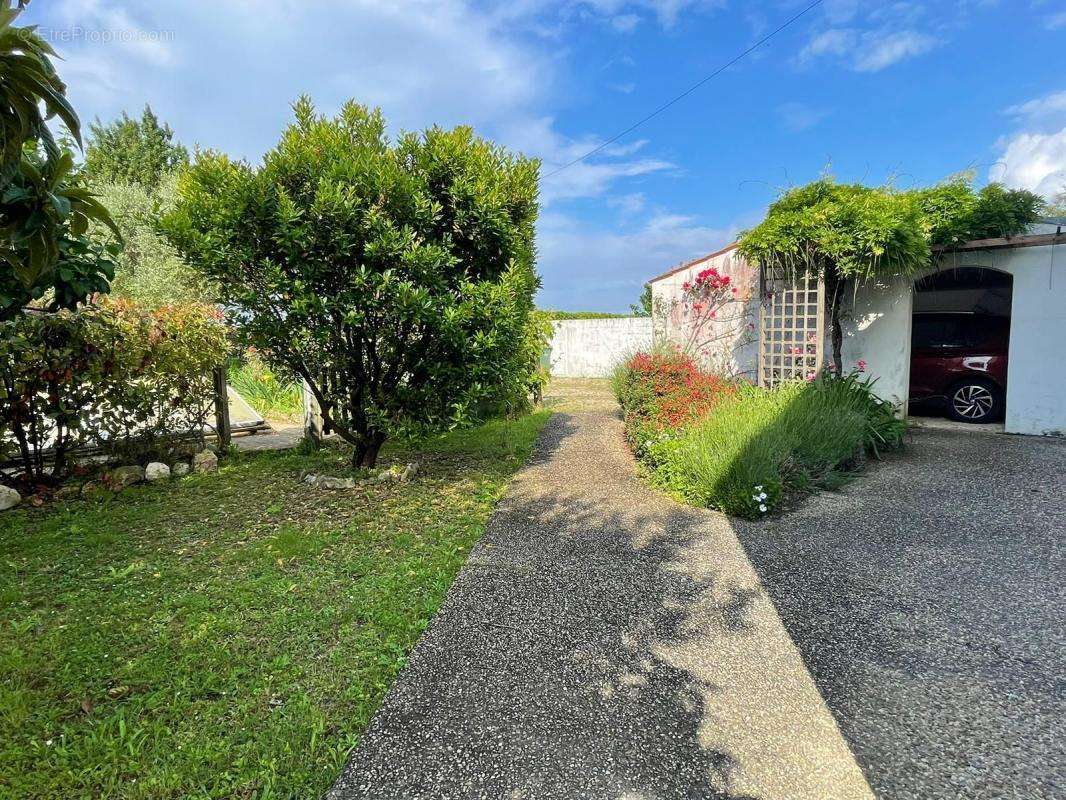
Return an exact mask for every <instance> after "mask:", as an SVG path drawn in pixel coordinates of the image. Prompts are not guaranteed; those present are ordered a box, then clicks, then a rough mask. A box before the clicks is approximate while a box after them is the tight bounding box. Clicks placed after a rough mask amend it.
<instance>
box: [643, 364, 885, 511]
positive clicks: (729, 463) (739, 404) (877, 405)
mask: <svg viewBox="0 0 1066 800" xmlns="http://www.w3.org/2000/svg"><path fill="white" fill-rule="evenodd" d="M845 381H846V383H845ZM891 413H892V412H891V407H890V406H887V404H884V403H882V402H881V401H879V400H877V398H876V397H874V396H873V394H872V393H871V392H870V388H869V383H868V382H866V381H863V380H861V379H859V378H858V377H851V378H845V379H837V378H822V379H819V380H817V381H814V382H812V383H807V382H792V383H786V384H782V385H780V386H778V387H776V388H775V389H772V390H769V391H768V390H765V389H760V388H757V387H754V386H746V387H744V388H743V390H742V391H741V392H740V393H739V394H738V395H737V396H736V397H735V398H733V399H732V400H728V401H726V402H723V403H722V405H721V406H720V407H719V408H718V409H716V411H715V413H713V414H711V415H709V416H707V417H705V418H704V419H703V420H702V421H700V422H699V423H698V424H696V425H693V426H691V427H689V428H686V429H683V430H681V431H680V432H679V433H678V434H677V435H676V436H672V437H668V438H665V439H663V440H662V441H661V442H658V443H656V444H653V445H652V447H651V449H652V458H653V460H654V462H655V463H656V464H657V466H656V477H657V478H658V480H660V481H661V482H662V483H663V485H664V486H666V487H668V488H670V489H671V490H673V491H674V492H675V493H677V494H678V495H679V496H680V497H682V498H683V499H684V500H685V501H686V502H689V503H692V504H693V505H699V506H708V507H712V508H717V509H719V510H721V511H724V512H726V513H729V514H733V515H736V516H739V517H747V518H755V517H758V516H760V515H762V514H764V513H766V512H767V511H768V510H770V509H772V508H773V507H774V505H776V504H777V503H779V502H780V501H781V500H782V499H783V498H784V497H785V496H786V495H787V493H789V492H795V491H810V490H812V489H814V488H818V487H822V488H833V487H835V486H837V485H839V484H840V483H841V482H842V481H843V480H844V479H845V478H844V476H843V475H842V471H847V470H849V469H852V468H854V465H855V463H856V461H855V459H856V455H857V454H859V453H861V452H862V450H863V448H864V446H868V445H869V443H871V442H872V441H874V440H876V441H878V442H880V445H879V447H880V448H881V449H884V448H887V447H897V446H899V444H900V443H901V442H902V436H903V433H904V431H905V426H904V424H903V423H902V422H899V421H895V422H893V423H892V424H890V425H886V424H885V415H886V414H887V415H891ZM763 494H765V495H766V497H761V495H763ZM764 507H765V510H764Z"/></svg>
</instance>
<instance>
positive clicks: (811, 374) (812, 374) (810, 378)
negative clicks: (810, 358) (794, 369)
mask: <svg viewBox="0 0 1066 800" xmlns="http://www.w3.org/2000/svg"><path fill="white" fill-rule="evenodd" d="M816 375H817V373H815V371H814V370H813V369H812V370H811V371H810V372H808V373H807V380H808V381H813V380H814V379H815V377H816Z"/></svg>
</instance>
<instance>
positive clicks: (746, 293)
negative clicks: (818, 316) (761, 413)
mask: <svg viewBox="0 0 1066 800" xmlns="http://www.w3.org/2000/svg"><path fill="white" fill-rule="evenodd" d="M710 267H714V268H715V269H716V270H718V272H719V273H720V274H722V275H728V276H729V278H730V280H731V281H732V283H733V285H734V286H736V287H738V289H739V290H740V291H739V292H738V299H737V300H736V301H733V302H729V303H726V304H725V305H724V306H723V308H722V309H721V313H720V315H719V321H718V322H716V323H715V325H714V326H713V328H714V329H716V333H717V334H721V335H723V336H724V337H725V338H723V339H722V340H721V341H720V342H717V343H715V344H714V345H713V346H712V349H713V352H710V353H704V354H699V353H695V354H694V355H696V356H697V357H699V358H701V359H702V360H703V361H704V362H705V366H708V367H710V368H713V369H715V370H717V371H724V372H729V373H732V374H736V375H743V376H745V377H747V378H749V379H751V380H754V379H755V370H756V360H757V358H758V353H759V349H758V342H757V340H756V336H755V331H753V330H749V328H748V326H749V325H752V326H755V325H758V321H759V302H758V299H757V298H756V297H755V294H757V292H758V270H757V269H755V268H753V267H751V266H750V265H749V264H748V263H747V262H746V261H745V260H744V259H742V258H740V257H739V256H738V255H737V253H736V250H726V251H725V252H721V253H717V254H715V255H713V256H710V257H708V258H705V259H703V260H702V261H697V262H695V263H692V264H689V265H687V266H686V267H685V269H682V270H679V271H678V272H675V273H674V274H672V275H669V276H667V277H665V278H661V279H659V280H657V281H653V282H652V284H651V295H652V309H653V318H654V320H655V340H656V341H657V342H675V343H678V344H683V343H684V340H685V338H686V336H685V326H684V325H682V324H681V323H680V322H679V320H678V317H677V314H676V313H675V309H676V307H677V304H678V303H679V302H680V300H681V296H682V293H683V288H682V287H683V285H684V284H685V283H687V282H688V283H691V282H692V281H694V280H695V279H696V275H697V274H698V273H700V272H702V271H703V270H705V269H708V268H710ZM708 362H711V363H708Z"/></svg>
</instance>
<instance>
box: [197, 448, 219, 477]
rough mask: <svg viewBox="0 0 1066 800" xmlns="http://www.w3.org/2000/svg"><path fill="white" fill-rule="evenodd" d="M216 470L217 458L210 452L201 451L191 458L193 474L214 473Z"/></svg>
mask: <svg viewBox="0 0 1066 800" xmlns="http://www.w3.org/2000/svg"><path fill="white" fill-rule="evenodd" d="M216 470H218V456H216V455H215V454H214V453H212V452H211V451H210V450H201V451H200V452H199V453H197V454H196V455H194V456H193V457H192V471H193V472H215V471H216Z"/></svg>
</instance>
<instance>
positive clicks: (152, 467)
mask: <svg viewBox="0 0 1066 800" xmlns="http://www.w3.org/2000/svg"><path fill="white" fill-rule="evenodd" d="M169 477H170V467H168V466H167V465H166V464H163V463H161V462H159V461H153V462H152V463H151V464H149V465H148V466H147V467H145V468H144V479H145V480H146V481H162V480H166V479H167V478H169Z"/></svg>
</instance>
